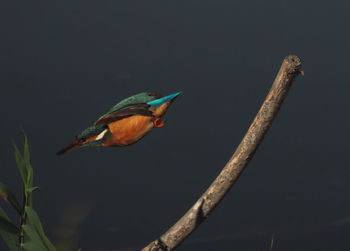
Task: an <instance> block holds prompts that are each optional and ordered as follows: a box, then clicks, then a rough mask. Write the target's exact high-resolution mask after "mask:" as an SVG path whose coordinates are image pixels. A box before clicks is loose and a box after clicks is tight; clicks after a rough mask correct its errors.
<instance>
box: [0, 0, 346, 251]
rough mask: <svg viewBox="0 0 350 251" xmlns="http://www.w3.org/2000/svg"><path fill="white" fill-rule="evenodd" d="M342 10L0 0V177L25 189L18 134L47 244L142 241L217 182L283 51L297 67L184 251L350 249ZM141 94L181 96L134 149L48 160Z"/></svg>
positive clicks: (325, 4)
mask: <svg viewBox="0 0 350 251" xmlns="http://www.w3.org/2000/svg"><path fill="white" fill-rule="evenodd" d="M349 7H350V4H349V2H348V1H345V0H344V1H341V0H336V1H332V3H331V2H330V1H324V0H321V1H300V0H294V1H290V0H286V1H277V0H274V1H272V0H270V1H258V0H251V1H243V0H235V1H229V0H216V1H209V0H202V1H194V0H186V1H184V0H171V1H170V0H162V1H133V0H128V1H124V0H119V1H111V0H100V1H91V0H85V1H82V0H62V1H43V0H39V1H2V2H1V3H0V31H1V40H0V48H1V53H0V104H1V106H0V114H1V125H0V127H1V129H0V130H1V132H2V133H1V134H0V149H1V154H0V166H1V167H0V168H1V169H0V170H1V174H0V180H1V181H2V182H4V183H6V184H7V185H8V186H9V187H11V188H12V189H13V190H15V191H16V192H19V191H20V187H18V186H19V184H20V177H19V175H18V173H17V170H16V168H15V162H14V157H13V150H12V147H11V140H14V141H16V142H18V143H21V141H22V133H21V128H23V129H24V131H25V132H26V134H27V135H28V137H29V140H30V146H31V151H32V164H33V167H34V175H35V183H36V185H37V186H39V187H40V189H39V190H38V191H37V192H35V195H34V196H35V198H34V199H35V205H36V209H37V211H38V212H39V214H40V215H41V217H42V220H43V222H44V224H45V228H46V231H47V233H48V235H49V236H50V237H51V239H53V240H57V241H61V242H62V241H63V242H66V243H67V242H68V239H70V240H69V241H72V243H76V246H77V247H81V248H82V249H83V250H87V251H116V250H118V251H131V250H138V249H139V248H141V247H143V246H144V245H146V244H147V243H149V242H150V241H152V240H154V239H155V238H158V236H159V235H160V234H162V233H163V232H164V231H165V230H166V229H167V228H168V227H169V226H170V225H172V224H173V223H174V222H175V221H176V220H177V219H178V218H179V217H180V216H181V215H182V214H183V213H184V212H185V211H186V210H187V209H188V208H189V207H190V206H191V205H192V203H193V202H194V201H195V200H196V199H197V198H198V197H199V196H200V194H201V193H202V192H204V190H205V189H206V188H207V186H208V185H209V184H210V183H211V182H212V181H213V179H214V178H215V177H216V175H217V174H218V173H219V172H220V170H221V169H222V167H223V166H224V165H225V163H226V161H227V160H228V159H229V158H230V156H231V154H232V153H233V151H234V150H235V148H236V146H237V145H238V144H239V142H240V140H241V138H242V136H243V135H244V133H245V131H246V129H247V127H248V126H249V124H250V122H251V121H252V119H253V117H254V116H255V114H256V112H257V110H258V108H259V106H260V104H261V102H262V101H263V99H264V97H265V95H266V93H267V91H268V89H269V88H270V86H271V83H272V81H273V79H274V77H275V75H276V73H277V71H278V69H279V67H280V64H281V62H282V60H283V58H284V57H285V56H286V55H288V54H291V53H293V54H297V55H298V56H300V57H301V59H302V61H303V69H304V71H305V76H304V77H298V78H297V79H296V81H295V83H294V85H293V87H292V89H291V91H290V93H289V95H288V97H287V99H286V100H285V103H284V105H283V107H282V109H281V111H280V114H279V115H278V117H277V118H276V120H275V121H274V123H273V126H272V127H271V129H270V131H269V132H268V134H267V136H266V137H265V140H264V141H263V143H262V144H261V145H260V148H259V149H258V151H257V152H256V154H255V156H254V159H253V160H252V161H251V163H250V164H249V166H248V167H247V169H246V170H245V172H244V174H243V175H242V176H241V178H240V180H239V182H238V183H237V184H236V185H235V186H234V188H233V189H232V190H231V191H230V193H229V194H228V196H227V197H226V198H225V199H224V200H223V201H222V203H221V204H220V206H219V207H218V208H217V209H216V210H215V212H214V213H213V214H212V215H211V216H210V217H209V218H208V220H207V221H206V222H205V223H204V224H203V225H202V226H201V227H200V228H199V229H198V231H196V232H195V233H194V234H193V235H191V237H190V238H189V239H188V240H187V241H186V242H185V243H184V244H183V245H182V246H181V247H180V248H179V249H178V250H182V251H189V250H201V251H212V250H220V251H229V250H240V251H251V250H255V251H256V250H262V251H263V250H269V248H270V242H271V239H272V237H273V236H274V237H273V238H274V247H273V249H272V250H273V251H278V250H283V251H292V250H298V251H300V250H308V251H315V250H317V251H319V250H327V251H328V250H337V251H341V250H349V248H350V241H349V234H350V201H349V191H350V183H349V178H350V170H349V157H348V156H349V154H348V150H349V144H348V142H347V141H348V140H349V133H348V129H349V125H350V122H349V116H348V114H349V111H348V109H349V104H350V101H349V90H350V88H349V74H348V72H349V61H348V57H349V50H350V35H349V25H350V18H349V15H348V11H349ZM142 91H152V92H159V93H162V94H170V93H173V92H177V91H182V92H183V94H182V95H181V96H180V97H179V98H178V99H177V100H176V102H175V103H174V104H173V105H172V107H171V109H170V110H169V111H168V113H167V116H166V118H167V121H168V123H167V125H166V126H165V127H164V128H161V129H155V130H153V131H152V132H151V133H150V134H149V135H147V136H146V137H145V138H144V139H143V140H142V141H140V142H139V143H137V144H135V145H132V146H130V147H125V148H102V147H101V148H85V149H79V150H76V151H74V152H71V153H69V154H67V155H64V156H62V157H57V156H56V155H55V153H56V151H57V150H59V149H60V148H62V147H64V146H66V144H68V143H70V141H71V140H72V139H73V138H74V136H75V135H76V134H77V133H79V132H80V131H81V130H82V129H84V128H85V127H87V126H89V125H91V124H92V123H93V122H94V121H95V119H96V118H98V117H99V116H100V115H101V114H103V113H104V112H106V111H107V110H108V109H109V108H110V107H111V106H112V105H114V104H115V103H117V102H118V101H119V100H121V99H123V98H125V97H128V96H130V95H133V94H135V93H139V92H142ZM1 206H3V207H6V205H4V204H3V203H1ZM70 232H72V233H75V234H70ZM0 245H2V244H0ZM0 249H1V250H3V249H4V250H5V248H4V246H0Z"/></svg>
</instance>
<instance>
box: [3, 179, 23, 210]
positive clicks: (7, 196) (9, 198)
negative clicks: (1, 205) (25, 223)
mask: <svg viewBox="0 0 350 251" xmlns="http://www.w3.org/2000/svg"><path fill="white" fill-rule="evenodd" d="M0 198H3V199H4V200H5V201H6V202H8V203H9V204H10V205H11V206H12V207H13V208H14V209H15V210H16V211H17V212H18V213H19V214H20V215H21V214H22V208H21V206H20V205H19V203H18V200H17V198H16V196H15V195H14V194H13V193H12V192H11V191H10V190H9V189H8V188H7V187H6V186H5V185H4V184H2V183H0Z"/></svg>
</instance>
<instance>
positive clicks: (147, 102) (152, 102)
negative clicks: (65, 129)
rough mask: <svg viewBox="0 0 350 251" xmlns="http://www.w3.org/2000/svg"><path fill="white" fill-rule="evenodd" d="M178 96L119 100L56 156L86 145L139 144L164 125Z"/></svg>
mask: <svg viewBox="0 0 350 251" xmlns="http://www.w3.org/2000/svg"><path fill="white" fill-rule="evenodd" d="M180 93H181V92H177V93H174V94H171V95H168V96H162V95H159V94H153V93H147V92H143V93H139V94H136V95H133V96H131V97H129V98H126V99H124V100H122V101H120V102H119V103H118V104H116V105H115V106H113V107H112V108H111V109H110V110H109V111H108V112H107V113H106V114H104V115H102V116H101V117H100V118H99V119H98V120H97V121H96V122H95V123H94V125H93V126H90V127H88V128H86V129H85V130H84V131H83V132H82V133H80V134H79V135H78V136H77V137H76V139H75V140H74V142H73V143H72V144H71V145H69V146H68V147H65V148H63V149H62V150H60V151H58V152H57V155H62V154H64V153H66V152H68V151H71V150H74V149H77V148H80V147H85V146H127V145H131V144H133V143H135V142H137V141H139V140H140V139H141V138H142V137H143V136H145V135H146V134H147V133H148V132H149V131H151V130H152V129H153V128H154V127H156V128H160V127H163V126H164V125H165V120H164V119H163V115H164V114H165V113H166V111H167V110H168V108H169V106H170V105H171V103H172V102H173V101H174V100H175V98H176V97H177V96H179V95H180Z"/></svg>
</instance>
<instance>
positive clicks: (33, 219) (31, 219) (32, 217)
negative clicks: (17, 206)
mask: <svg viewBox="0 0 350 251" xmlns="http://www.w3.org/2000/svg"><path fill="white" fill-rule="evenodd" d="M25 212H26V214H27V217H28V224H30V225H32V226H33V228H34V229H35V231H36V232H37V233H38V235H39V237H40V239H41V240H42V242H43V244H44V245H45V247H46V248H47V250H50V251H51V250H52V251H56V248H55V247H54V245H53V244H52V243H51V241H50V240H49V239H48V238H47V236H46V235H45V232H44V229H43V226H42V224H41V221H40V219H39V216H38V214H37V213H36V212H35V211H34V209H33V208H31V207H25Z"/></svg>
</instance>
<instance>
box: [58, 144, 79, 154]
mask: <svg viewBox="0 0 350 251" xmlns="http://www.w3.org/2000/svg"><path fill="white" fill-rule="evenodd" d="M79 147H81V145H79V144H71V145H69V146H67V147H65V148H63V149H62V150H60V151H58V152H57V153H56V155H57V156H60V155H62V154H64V153H66V152H69V151H72V150H74V149H77V148H79Z"/></svg>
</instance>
